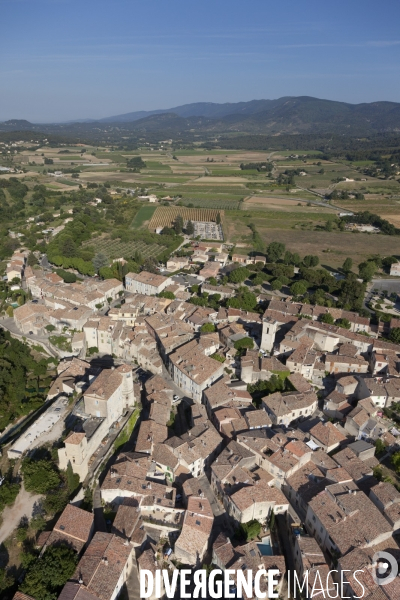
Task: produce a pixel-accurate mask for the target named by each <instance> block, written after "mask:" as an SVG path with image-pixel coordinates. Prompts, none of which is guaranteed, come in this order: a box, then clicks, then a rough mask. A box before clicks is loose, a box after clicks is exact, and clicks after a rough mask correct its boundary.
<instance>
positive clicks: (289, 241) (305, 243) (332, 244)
mask: <svg viewBox="0 0 400 600" xmlns="http://www.w3.org/2000/svg"><path fill="white" fill-rule="evenodd" d="M294 208H297V207H294ZM299 210H303V212H295V211H286V212H283V211H272V210H271V211H263V212H261V211H229V212H226V213H225V218H224V232H225V235H226V238H227V239H228V240H229V241H230V242H232V243H236V244H237V243H244V244H248V245H250V244H251V237H252V236H251V230H250V228H249V224H250V223H255V224H256V227H257V231H258V232H259V234H260V235H261V238H262V240H263V242H264V243H265V244H266V245H267V244H269V243H271V242H283V243H284V244H285V245H286V247H287V249H288V250H290V251H291V252H298V253H299V254H300V255H306V254H312V255H315V256H318V258H319V260H320V263H321V264H322V265H326V266H329V267H334V268H337V267H339V266H341V265H342V264H343V262H344V260H345V259H346V258H347V257H348V256H349V257H351V258H352V259H353V262H354V265H355V266H356V265H358V264H359V263H360V262H363V261H364V260H365V259H366V258H367V257H368V256H371V255H373V254H381V255H382V256H391V255H392V254H393V253H394V254H398V253H399V252H400V242H399V241H398V238H395V237H393V236H387V235H377V234H369V233H352V232H347V231H344V232H341V231H339V230H337V229H334V230H333V231H332V232H328V231H326V230H325V225H326V222H327V220H329V219H332V218H335V215H334V214H332V213H331V214H323V213H317V212H314V207H310V208H309V210H310V212H309V213H306V212H304V210H305V207H304V206H303V208H302V209H301V207H299ZM307 210H308V208H307Z"/></svg>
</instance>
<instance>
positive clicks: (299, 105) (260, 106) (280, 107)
mask: <svg viewBox="0 0 400 600" xmlns="http://www.w3.org/2000/svg"><path fill="white" fill-rule="evenodd" d="M117 126H118V127H121V129H122V130H125V131H132V132H137V133H138V134H139V133H154V132H156V131H157V132H158V131H159V132H161V131H162V132H163V134H165V135H171V136H173V135H174V134H182V133H183V132H198V133H207V132H208V133H213V132H215V133H234V132H236V133H251V134H257V133H259V134H269V135H277V134H281V133H290V134H299V133H335V134H344V135H353V136H355V135H356V136H362V135H371V134H375V133H386V132H399V131H400V104H399V103H396V102H385V101H381V102H372V103H363V104H349V103H346V102H337V101H334V100H321V99H319V98H313V97H310V96H299V97H284V98H279V99H277V100H251V101H249V102H237V103H225V104H217V103H213V102H196V103H193V104H184V105H182V106H176V107H173V108H169V109H159V110H153V111H136V112H131V113H126V114H122V115H115V116H111V117H107V118H105V119H100V120H92V119H87V120H86V121H85V120H84V119H80V120H77V121H74V122H70V123H58V124H57V123H55V124H48V125H42V124H41V125H39V124H36V125H34V124H32V123H29V122H28V121H24V120H11V121H6V122H5V123H0V131H12V130H16V129H19V130H29V129H32V130H41V131H54V132H56V131H59V132H61V131H63V132H66V131H71V130H73V129H77V130H79V131H82V130H83V129H87V130H91V129H94V128H97V129H100V130H107V129H109V128H110V127H117Z"/></svg>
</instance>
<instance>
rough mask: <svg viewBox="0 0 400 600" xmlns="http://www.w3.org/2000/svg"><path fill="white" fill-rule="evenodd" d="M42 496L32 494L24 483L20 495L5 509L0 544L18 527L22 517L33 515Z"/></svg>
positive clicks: (0, 529)
mask: <svg viewBox="0 0 400 600" xmlns="http://www.w3.org/2000/svg"><path fill="white" fill-rule="evenodd" d="M41 498H42V496H41V495H40V494H35V495H34V494H31V493H30V492H27V491H26V489H25V488H24V484H22V487H21V489H20V491H19V494H18V496H17V497H16V499H15V502H14V504H13V505H12V506H6V508H5V509H4V510H3V514H2V518H3V522H2V525H1V527H0V544H1V543H2V542H4V540H6V539H7V538H8V537H9V536H10V535H11V534H12V532H13V531H14V529H16V527H18V525H19V522H20V521H21V519H22V517H25V516H26V517H28V519H30V518H31V517H32V513H33V509H34V506H35V504H36V503H37V502H39V501H40V499H41Z"/></svg>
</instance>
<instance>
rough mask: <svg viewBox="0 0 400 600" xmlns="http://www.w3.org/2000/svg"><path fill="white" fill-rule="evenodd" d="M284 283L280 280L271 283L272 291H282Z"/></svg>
mask: <svg viewBox="0 0 400 600" xmlns="http://www.w3.org/2000/svg"><path fill="white" fill-rule="evenodd" d="M282 286H283V283H282V281H281V280H280V279H274V280H273V281H271V290H273V291H274V292H275V291H276V292H277V291H279V290H280V289H282Z"/></svg>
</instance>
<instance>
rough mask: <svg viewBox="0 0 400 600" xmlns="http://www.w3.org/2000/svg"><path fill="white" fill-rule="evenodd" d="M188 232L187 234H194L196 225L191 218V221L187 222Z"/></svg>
mask: <svg viewBox="0 0 400 600" xmlns="http://www.w3.org/2000/svg"><path fill="white" fill-rule="evenodd" d="M186 233H187V235H193V234H194V225H193V223H192V221H191V220H190V219H189V221H188V222H187V225H186Z"/></svg>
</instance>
